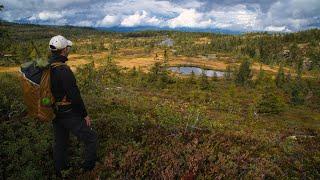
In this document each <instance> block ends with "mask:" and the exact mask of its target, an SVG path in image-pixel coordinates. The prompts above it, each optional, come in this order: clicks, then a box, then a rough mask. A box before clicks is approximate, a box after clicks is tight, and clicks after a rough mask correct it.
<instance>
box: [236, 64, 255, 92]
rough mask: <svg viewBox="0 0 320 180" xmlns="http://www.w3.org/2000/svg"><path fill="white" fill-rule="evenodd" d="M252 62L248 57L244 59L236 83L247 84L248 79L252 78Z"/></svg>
mask: <svg viewBox="0 0 320 180" xmlns="http://www.w3.org/2000/svg"><path fill="white" fill-rule="evenodd" d="M250 66H251V63H250V61H249V60H248V59H245V60H243V61H242V63H241V65H240V68H239V72H238V74H237V76H236V83H237V84H238V85H242V86H243V85H245V84H246V83H247V82H248V81H250V80H251V78H252V73H251V68H250Z"/></svg>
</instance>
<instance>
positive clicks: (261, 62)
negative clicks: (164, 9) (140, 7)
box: [0, 21, 320, 179]
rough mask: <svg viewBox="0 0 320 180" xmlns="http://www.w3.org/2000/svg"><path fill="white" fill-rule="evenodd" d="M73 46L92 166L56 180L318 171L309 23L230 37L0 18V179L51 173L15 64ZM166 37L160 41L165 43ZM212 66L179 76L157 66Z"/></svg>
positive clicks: (319, 91)
mask: <svg viewBox="0 0 320 180" xmlns="http://www.w3.org/2000/svg"><path fill="white" fill-rule="evenodd" d="M57 34H61V35H63V36H65V37H67V38H68V39H71V40H72V41H73V42H74V46H73V47H72V52H71V54H70V58H69V61H70V62H68V63H69V65H70V66H71V67H72V69H73V70H74V73H75V75H76V78H77V82H78V85H79V87H80V90H81V93H82V96H83V98H84V101H85V104H86V106H87V109H88V112H89V114H90V115H91V116H92V118H93V125H92V126H93V128H94V130H95V131H97V133H98V137H99V149H98V151H99V152H98V154H99V159H100V161H99V164H98V165H97V167H96V169H95V170H94V172H93V173H91V174H86V173H80V167H78V166H77V165H78V164H80V161H81V159H82V156H83V154H82V152H83V145H82V144H80V143H78V142H77V140H76V138H75V137H72V138H71V139H70V147H69V157H70V159H69V161H70V163H71V165H72V168H71V169H69V170H67V171H65V172H64V173H63V175H64V177H65V178H66V179H75V178H79V179H97V178H100V179H319V178H320V30H319V29H311V30H306V31H301V32H295V33H268V32H251V33H243V34H238V35H229V34H214V33H200V32H196V33H195V32H181V31H141V32H129V33H118V32H107V31H101V30H96V29H93V28H82V27H73V26H44V25H26V24H16V23H8V22H4V21H2V22H1V24H0V39H1V41H0V86H1V88H0V131H1V135H0V139H1V145H0V157H1V165H0V166H1V168H0V169H1V170H0V171H1V179H19V178H20V179H54V178H55V177H54V171H53V160H52V144H53V134H52V133H53V132H52V124H51V123H41V122H39V121H37V120H35V119H31V118H29V117H28V116H27V111H26V107H25V105H24V103H23V100H22V92H21V87H20V82H19V74H18V71H17V69H18V67H19V66H20V64H22V63H23V62H27V61H31V60H35V59H48V57H49V56H50V52H49V51H48V42H49V40H50V38H51V37H52V36H55V35H57ZM168 42H170V43H168ZM183 66H192V67H199V68H203V69H210V70H218V71H221V72H224V75H223V76H222V77H217V75H214V76H212V77H208V76H207V75H206V74H204V73H202V74H201V75H196V74H194V73H191V74H189V75H182V74H179V73H175V72H172V71H170V70H169V69H168V68H169V67H183Z"/></svg>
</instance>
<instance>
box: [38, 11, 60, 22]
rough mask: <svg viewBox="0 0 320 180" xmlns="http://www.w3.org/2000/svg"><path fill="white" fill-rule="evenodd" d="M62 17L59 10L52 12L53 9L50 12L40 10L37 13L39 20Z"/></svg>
mask: <svg viewBox="0 0 320 180" xmlns="http://www.w3.org/2000/svg"><path fill="white" fill-rule="evenodd" d="M62 17H63V16H62V14H61V13H59V12H54V11H52V12H50V11H43V12H40V13H39V14H38V18H39V19H40V20H43V21H46V20H50V19H52V20H56V19H60V18H62Z"/></svg>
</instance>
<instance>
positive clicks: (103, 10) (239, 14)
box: [0, 0, 320, 31]
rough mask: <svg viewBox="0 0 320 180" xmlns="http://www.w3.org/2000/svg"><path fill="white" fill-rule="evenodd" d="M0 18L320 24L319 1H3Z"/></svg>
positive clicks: (242, 26)
mask: <svg viewBox="0 0 320 180" xmlns="http://www.w3.org/2000/svg"><path fill="white" fill-rule="evenodd" d="M1 4H4V6H5V9H4V11H2V12H1V13H0V18H1V19H5V20H8V21H17V20H21V19H27V20H29V21H30V22H32V23H38V24H59V25H60V24H70V25H77V26H99V27H112V26H125V27H134V26H156V27H171V28H178V27H190V28H225V29H231V30H244V31H256V30H258V31H259V30H268V31H279V30H280V31H289V30H291V31H297V30H302V29H308V28H314V27H317V28H319V27H320V13H319V12H320V1H319V0H281V1H280V0H268V1H267V0H148V1H147V0H107V1H106V0H3V1H2V2H1Z"/></svg>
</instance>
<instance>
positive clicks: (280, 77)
mask: <svg viewBox="0 0 320 180" xmlns="http://www.w3.org/2000/svg"><path fill="white" fill-rule="evenodd" d="M285 79H286V77H285V74H284V70H283V64H282V63H281V64H280V67H279V70H278V73H277V76H276V79H275V81H276V85H277V87H278V88H282V87H283V84H284V83H285Z"/></svg>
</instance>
